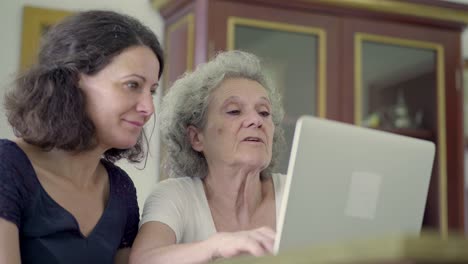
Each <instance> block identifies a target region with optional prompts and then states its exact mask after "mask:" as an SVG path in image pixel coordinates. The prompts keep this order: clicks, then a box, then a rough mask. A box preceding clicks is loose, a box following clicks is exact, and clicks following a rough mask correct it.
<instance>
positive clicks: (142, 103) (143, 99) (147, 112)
mask: <svg viewBox="0 0 468 264" xmlns="http://www.w3.org/2000/svg"><path fill="white" fill-rule="evenodd" d="M136 108H137V111H138V113H140V114H141V115H143V116H145V117H146V116H151V115H152V114H153V113H154V102H153V96H152V95H151V94H150V93H143V94H142V95H141V96H140V97H139V99H138V104H137V107H136Z"/></svg>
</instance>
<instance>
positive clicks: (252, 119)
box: [244, 111, 263, 128]
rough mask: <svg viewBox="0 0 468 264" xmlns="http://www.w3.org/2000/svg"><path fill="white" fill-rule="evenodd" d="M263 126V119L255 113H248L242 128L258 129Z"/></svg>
mask: <svg viewBox="0 0 468 264" xmlns="http://www.w3.org/2000/svg"><path fill="white" fill-rule="evenodd" d="M262 125H263V118H262V116H260V114H259V113H257V112H256V111H252V112H251V113H249V114H248V115H247V116H246V118H245V120H244V127H257V128H260V127H262Z"/></svg>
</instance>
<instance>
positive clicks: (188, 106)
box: [131, 51, 284, 263]
mask: <svg viewBox="0 0 468 264" xmlns="http://www.w3.org/2000/svg"><path fill="white" fill-rule="evenodd" d="M282 116H283V110H282V107H281V104H280V99H279V95H278V94H277V93H276V91H275V90H274V89H273V87H272V85H271V84H270V82H269V81H268V79H267V78H266V76H265V74H264V72H263V71H262V68H261V64H260V62H259V60H258V59H257V58H256V57H255V56H254V55H252V54H249V53H245V52H240V51H230V52H225V53H221V54H219V55H218V56H217V57H216V58H214V59H213V60H212V61H210V62H208V63H206V64H203V65H201V66H199V67H198V68H197V69H196V71H194V72H193V73H188V74H186V75H184V76H183V77H182V78H181V79H179V80H177V81H176V82H175V84H174V85H173V86H172V87H171V88H170V90H169V93H168V94H167V95H166V97H165V98H164V101H163V105H162V112H161V115H160V118H161V125H162V126H161V129H162V135H163V138H164V140H165V142H166V144H167V145H168V154H169V157H168V161H167V162H168V163H167V164H168V165H169V167H170V169H171V171H172V172H173V174H174V175H173V176H176V177H177V178H171V179H168V180H165V181H163V182H161V183H160V184H158V186H157V187H156V188H155V190H154V191H153V193H152V194H151V195H150V197H149V198H148V199H147V201H146V204H145V207H144V213H143V217H142V221H141V223H140V231H139V234H138V236H137V239H136V240H135V244H134V247H133V249H132V253H131V262H133V263H204V262H208V261H210V260H213V259H215V258H219V257H221V258H228V257H232V256H236V255H240V254H251V255H255V256H261V255H265V254H269V253H271V251H272V248H273V244H274V237H275V231H274V230H275V229H276V218H277V214H278V212H279V204H280V200H281V195H282V189H283V182H284V179H283V177H282V175H280V174H275V173H272V169H273V168H274V165H275V160H276V158H277V155H276V154H277V153H278V151H277V150H278V148H279V145H278V144H277V143H278V142H279V141H282V138H283V137H282V131H281V129H280V127H279V124H280V121H281V118H282Z"/></svg>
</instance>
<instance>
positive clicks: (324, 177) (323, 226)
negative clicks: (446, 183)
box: [274, 116, 435, 253]
mask: <svg viewBox="0 0 468 264" xmlns="http://www.w3.org/2000/svg"><path fill="white" fill-rule="evenodd" d="M434 154H435V146H434V143H432V142H429V141H424V140H419V139H415V138H410V137H405V136H400V135H396V134H392V133H386V132H382V131H378V130H374V129H368V128H363V127H358V126H354V125H350V124H346V123H340V122H335V121H330V120H325V119H319V118H314V117H310V116H303V117H301V118H299V120H298V121H297V124H296V130H295V134H294V139H293V144H292V150H291V156H290V160H289V166H288V172H287V176H286V177H287V178H286V183H285V187H284V193H283V197H282V201H281V209H280V213H279V217H278V218H279V219H277V221H278V225H277V228H278V230H277V237H276V240H275V247H274V250H275V253H278V252H281V251H283V250H286V249H289V248H297V247H302V246H308V245H313V244H318V243H333V242H338V241H345V240H352V239H366V238H371V237H378V236H383V235H387V234H392V233H404V234H407V233H409V234H411V233H419V231H420V229H421V225H422V219H423V214H424V209H425V204H426V198H427V192H428V188H429V181H430V176H431V172H432V164H433V161H434Z"/></svg>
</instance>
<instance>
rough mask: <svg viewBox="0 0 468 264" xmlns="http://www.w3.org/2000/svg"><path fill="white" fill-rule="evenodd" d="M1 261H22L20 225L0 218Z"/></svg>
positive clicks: (16, 263) (13, 262) (15, 263)
mask: <svg viewBox="0 0 468 264" xmlns="http://www.w3.org/2000/svg"><path fill="white" fill-rule="evenodd" d="M0 263H9V264H10V263H11V264H19V263H21V257H20V249H19V234H18V227H17V226H16V225H15V224H14V223H12V222H10V221H7V220H5V219H3V218H0Z"/></svg>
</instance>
